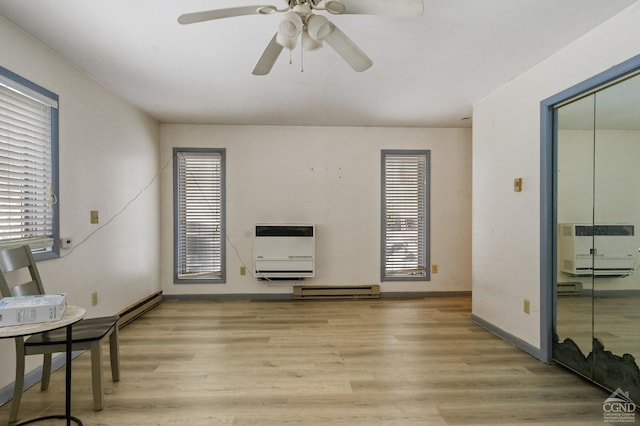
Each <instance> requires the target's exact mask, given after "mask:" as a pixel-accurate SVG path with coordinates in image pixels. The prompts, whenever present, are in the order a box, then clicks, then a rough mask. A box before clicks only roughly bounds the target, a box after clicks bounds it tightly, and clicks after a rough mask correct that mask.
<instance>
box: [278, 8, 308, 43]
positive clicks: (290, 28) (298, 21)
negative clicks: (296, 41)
mask: <svg viewBox="0 0 640 426" xmlns="http://www.w3.org/2000/svg"><path fill="white" fill-rule="evenodd" d="M302 26H303V24H302V18H301V17H300V15H298V14H297V13H295V12H287V13H286V14H285V15H284V19H283V20H282V22H280V26H279V27H278V34H279V35H282V36H283V37H287V38H295V37H298V36H299V35H300V33H301V32H302Z"/></svg>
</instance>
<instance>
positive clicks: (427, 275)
mask: <svg viewBox="0 0 640 426" xmlns="http://www.w3.org/2000/svg"><path fill="white" fill-rule="evenodd" d="M390 156H423V157H424V164H425V170H424V182H423V185H424V193H423V194H422V196H423V199H424V201H423V206H422V208H423V211H424V223H423V224H422V227H423V230H422V232H423V235H424V241H423V245H422V250H423V253H424V254H423V258H422V259H421V260H422V261H423V262H424V271H423V272H422V273H420V274H417V273H413V274H404V275H401V274H393V275H389V274H387V254H386V246H387V226H386V224H387V215H386V212H387V202H386V198H387V197H386V191H385V189H386V169H387V158H388V157H390ZM380 180H381V185H380V226H381V231H380V234H381V238H380V280H381V281H430V280H431V271H430V264H431V253H430V245H431V235H430V234H431V224H430V221H431V213H430V207H431V206H430V204H431V202H430V196H431V189H430V186H431V151H430V150H397V149H393V150H382V151H381V179H380ZM418 263H419V262H418Z"/></svg>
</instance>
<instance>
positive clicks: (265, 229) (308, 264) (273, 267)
mask: <svg viewBox="0 0 640 426" xmlns="http://www.w3.org/2000/svg"><path fill="white" fill-rule="evenodd" d="M315 234H316V232H315V226H314V225H308V224H301V225H289V224H286V225H279V224H257V225H256V229H255V238H254V240H253V262H254V265H255V274H254V276H255V277H256V278H263V279H272V278H274V279H298V278H308V277H313V276H315V266H316V265H315V257H316V240H315V238H316V236H315Z"/></svg>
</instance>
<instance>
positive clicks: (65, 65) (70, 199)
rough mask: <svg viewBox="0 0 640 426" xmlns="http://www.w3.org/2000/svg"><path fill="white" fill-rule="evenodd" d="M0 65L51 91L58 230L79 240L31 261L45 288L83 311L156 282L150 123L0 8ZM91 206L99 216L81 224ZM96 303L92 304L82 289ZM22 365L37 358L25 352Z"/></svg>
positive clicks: (112, 304) (122, 303)
mask: <svg viewBox="0 0 640 426" xmlns="http://www.w3.org/2000/svg"><path fill="white" fill-rule="evenodd" d="M0 40H2V41H1V42H0V65H2V66H3V67H5V68H7V69H9V70H11V71H13V72H15V73H17V74H19V75H21V76H22V77H24V78H27V79H29V80H31V81H33V82H34V83H36V84H39V85H41V86H43V87H45V88H47V89H49V90H51V91H53V92H55V93H57V94H58V95H60V196H59V199H60V219H61V221H60V230H61V234H62V236H66V237H71V238H72V239H73V241H74V243H75V244H77V243H79V242H80V241H81V240H83V239H84V238H87V237H89V235H90V234H91V233H93V232H94V231H96V230H98V227H100V226H103V225H105V226H104V228H102V229H101V230H98V231H97V232H95V234H93V235H92V236H91V237H90V238H89V239H88V240H87V241H86V242H85V243H84V244H82V245H78V246H77V248H76V249H75V250H74V251H73V252H70V251H69V250H62V255H68V256H66V257H64V258H61V259H54V260H47V261H42V262H40V263H39V265H38V267H39V269H40V272H41V275H42V278H43V280H44V281H45V287H46V289H47V291H49V292H67V293H68V299H69V302H70V303H71V304H74V305H79V306H83V307H85V308H86V309H87V317H93V316H99V315H107V314H114V313H116V312H118V311H120V310H122V309H123V308H125V307H126V306H128V305H130V304H131V303H133V302H135V301H136V300H138V299H140V298H141V297H143V296H146V295H148V294H151V293H152V292H154V291H157V290H159V281H160V280H159V247H158V246H159V209H158V205H159V180H158V179H156V180H155V181H154V182H153V183H151V186H150V187H149V188H148V189H146V190H145V191H143V192H142V194H141V195H140V196H139V197H138V198H137V199H136V200H135V201H134V202H132V203H131V204H130V205H129V206H128V207H127V208H126V209H125V210H124V211H123V212H122V213H121V214H119V215H117V216H116V217H115V218H114V219H113V221H112V222H111V223H109V224H108V225H106V223H107V221H108V220H109V219H110V218H112V217H113V216H115V215H116V214H117V213H118V212H119V211H120V210H121V209H123V208H124V207H125V206H126V204H127V203H128V202H129V201H130V200H132V199H133V198H134V197H136V195H138V193H139V191H140V190H141V188H142V187H144V186H146V185H147V184H149V183H150V182H151V181H152V179H153V177H154V175H155V174H156V172H157V170H158V164H159V131H160V128H159V125H158V123H157V122H156V121H154V120H152V119H150V118H149V117H148V116H147V115H145V114H144V113H142V112H140V111H139V110H137V109H135V108H132V107H131V106H130V105H128V104H127V103H126V102H124V101H123V100H122V99H121V98H119V97H117V96H115V95H114V94H113V93H112V92H110V91H108V90H107V89H105V88H104V87H103V86H101V85H100V84H98V83H97V82H96V81H94V80H92V79H91V78H90V77H88V76H87V75H86V74H85V73H83V72H82V71H81V70H79V69H77V68H76V67H74V66H72V65H71V64H70V63H69V62H67V61H66V60H64V59H63V58H61V57H60V56H58V55H57V54H55V53H53V52H52V51H51V50H49V49H48V48H46V47H45V46H43V45H42V44H40V43H38V42H36V41H35V40H34V39H32V38H31V37H30V36H28V35H26V34H25V33H24V32H22V31H21V30H19V29H17V28H16V27H15V26H13V25H12V24H10V23H9V22H8V21H6V20H5V19H4V18H2V17H0ZM90 210H98V211H99V213H100V217H101V223H100V224H99V225H91V224H90V223H89V212H90ZM94 291H97V292H98V296H99V303H98V305H97V306H95V307H92V306H91V293H92V292H94ZM29 358H30V359H29V364H28V366H27V370H29V369H31V368H35V366H36V365H37V363H39V360H40V357H29ZM14 363H15V361H14V345H13V341H10V340H2V341H0V365H1V366H2V368H0V389H2V388H3V387H4V386H6V385H8V384H9V383H11V382H13V380H14V374H15V372H14V369H13V365H14Z"/></svg>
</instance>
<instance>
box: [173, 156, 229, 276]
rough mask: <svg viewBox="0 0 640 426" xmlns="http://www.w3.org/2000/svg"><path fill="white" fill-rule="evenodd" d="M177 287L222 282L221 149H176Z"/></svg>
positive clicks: (222, 166)
mask: <svg viewBox="0 0 640 426" xmlns="http://www.w3.org/2000/svg"><path fill="white" fill-rule="evenodd" d="M173 154H174V216H175V218H174V220H175V224H174V257H175V263H174V264H175V276H174V281H175V282H176V283H215V282H224V281H225V268H224V265H225V235H226V234H225V216H224V210H225V209H224V207H225V200H224V190H225V185H224V155H225V150H224V149H207V148H204V149H197V148H194V149H185V148H175V149H174V151H173Z"/></svg>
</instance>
